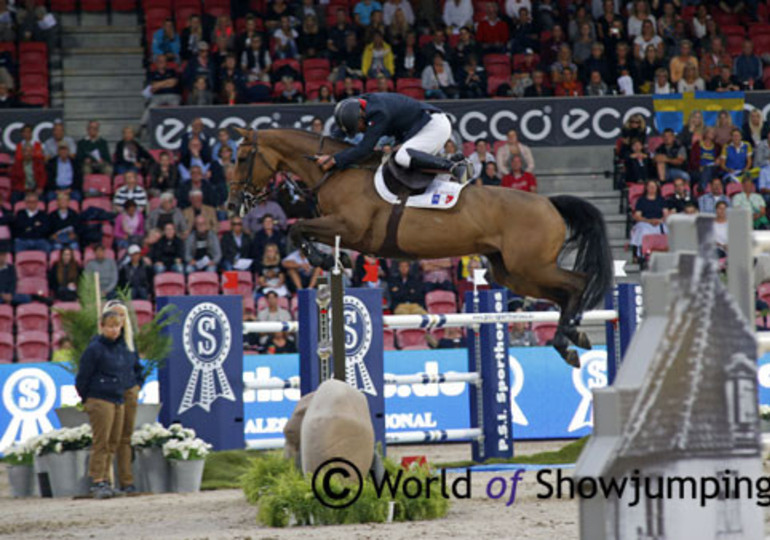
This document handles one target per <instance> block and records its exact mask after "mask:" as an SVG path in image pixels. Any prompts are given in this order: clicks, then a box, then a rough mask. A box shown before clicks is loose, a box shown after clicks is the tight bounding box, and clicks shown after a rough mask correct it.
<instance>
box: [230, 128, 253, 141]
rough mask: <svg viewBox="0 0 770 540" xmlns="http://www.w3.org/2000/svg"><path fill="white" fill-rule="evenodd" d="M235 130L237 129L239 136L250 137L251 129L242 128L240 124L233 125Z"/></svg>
mask: <svg viewBox="0 0 770 540" xmlns="http://www.w3.org/2000/svg"><path fill="white" fill-rule="evenodd" d="M232 129H233V131H235V132H236V133H237V134H238V135H239V136H241V137H243V138H244V139H248V138H249V132H250V130H248V129H246V128H241V127H238V126H232Z"/></svg>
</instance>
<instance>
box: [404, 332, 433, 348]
mask: <svg viewBox="0 0 770 540" xmlns="http://www.w3.org/2000/svg"><path fill="white" fill-rule="evenodd" d="M425 334H427V331H426V330H425V329H423V328H400V329H398V330H396V340H397V341H398V346H399V348H401V349H404V348H405V347H421V348H423V349H427V348H428V344H427V342H426V341H425Z"/></svg>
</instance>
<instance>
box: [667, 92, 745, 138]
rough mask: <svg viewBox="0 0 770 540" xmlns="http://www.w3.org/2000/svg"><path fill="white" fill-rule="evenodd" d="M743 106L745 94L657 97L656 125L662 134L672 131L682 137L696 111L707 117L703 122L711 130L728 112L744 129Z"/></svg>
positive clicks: (721, 93) (693, 94) (668, 95)
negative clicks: (666, 130) (719, 116)
mask: <svg viewBox="0 0 770 540" xmlns="http://www.w3.org/2000/svg"><path fill="white" fill-rule="evenodd" d="M743 103H744V94H743V92H685V93H684V94H665V95H660V96H653V106H654V108H655V124H656V127H657V128H658V131H659V132H662V131H663V130H664V129H667V128H671V129H673V130H674V131H675V132H676V133H679V132H680V131H682V128H683V127H684V126H685V125H686V124H687V120H688V119H689V118H690V115H691V114H692V112H693V111H701V112H702V113H703V122H704V123H705V124H706V125H707V126H715V125H716V124H717V116H718V115H719V112H720V111H727V112H729V113H730V116H732V118H733V124H734V125H736V126H742V125H743Z"/></svg>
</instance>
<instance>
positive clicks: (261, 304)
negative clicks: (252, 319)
mask: <svg viewBox="0 0 770 540" xmlns="http://www.w3.org/2000/svg"><path fill="white" fill-rule="evenodd" d="M278 307H279V308H282V309H285V310H286V311H289V310H290V309H291V307H290V305H289V299H288V298H286V297H285V296H279V297H278ZM265 309H268V305H267V297H266V296H260V297H259V301H257V312H259V311H264V310H265Z"/></svg>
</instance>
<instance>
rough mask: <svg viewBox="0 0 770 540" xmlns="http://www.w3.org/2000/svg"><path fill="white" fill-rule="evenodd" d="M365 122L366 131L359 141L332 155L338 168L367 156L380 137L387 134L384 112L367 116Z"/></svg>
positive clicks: (347, 165)
mask: <svg viewBox="0 0 770 540" xmlns="http://www.w3.org/2000/svg"><path fill="white" fill-rule="evenodd" d="M366 124H367V125H366V133H364V138H363V139H361V142H360V143H358V144H357V145H355V146H354V147H352V148H348V149H346V150H343V151H342V152H338V153H337V154H335V155H334V161H335V162H336V164H337V167H338V168H340V169H344V168H345V167H349V166H350V165H352V164H354V163H358V162H359V161H361V160H363V159H365V158H367V157H369V155H370V154H371V153H372V151H373V150H374V147H375V146H376V145H377V141H379V140H380V137H382V136H383V135H387V133H386V129H387V122H386V118H385V115H384V114H380V113H377V114H374V115H372V116H371V117H369V118H367V121H366Z"/></svg>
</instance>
